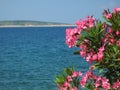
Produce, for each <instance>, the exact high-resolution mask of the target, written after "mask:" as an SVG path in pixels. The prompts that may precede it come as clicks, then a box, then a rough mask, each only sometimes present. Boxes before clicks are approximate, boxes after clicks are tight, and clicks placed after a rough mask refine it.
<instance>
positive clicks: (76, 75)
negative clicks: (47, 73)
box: [72, 71, 82, 78]
mask: <svg viewBox="0 0 120 90" xmlns="http://www.w3.org/2000/svg"><path fill="white" fill-rule="evenodd" d="M79 76H82V72H76V71H75V72H73V74H72V77H73V78H76V77H79Z"/></svg>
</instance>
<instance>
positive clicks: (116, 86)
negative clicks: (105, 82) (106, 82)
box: [112, 80, 120, 90]
mask: <svg viewBox="0 0 120 90" xmlns="http://www.w3.org/2000/svg"><path fill="white" fill-rule="evenodd" d="M112 87H113V89H115V90H118V88H119V87H120V81H119V80H117V82H115V83H114V84H113V86H112Z"/></svg>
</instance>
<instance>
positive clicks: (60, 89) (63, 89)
mask: <svg viewBox="0 0 120 90" xmlns="http://www.w3.org/2000/svg"><path fill="white" fill-rule="evenodd" d="M58 90H67V87H63V86H62V85H59V84H58Z"/></svg>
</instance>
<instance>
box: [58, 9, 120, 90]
mask: <svg viewBox="0 0 120 90" xmlns="http://www.w3.org/2000/svg"><path fill="white" fill-rule="evenodd" d="M103 17H104V19H105V20H106V22H101V21H98V20H96V19H95V18H94V17H93V16H88V17H87V18H86V19H85V20H81V19H80V20H78V21H77V22H76V27H75V28H69V29H67V30H66V44H67V45H68V46H69V47H70V48H72V47H78V48H79V52H78V51H77V52H75V53H77V54H79V55H81V56H82V57H83V58H84V59H85V60H86V61H87V62H89V63H90V65H93V66H92V68H91V69H90V70H89V71H88V72H87V73H86V74H85V75H84V76H82V77H81V78H82V79H81V80H79V83H75V82H74V81H73V80H74V79H73V78H77V77H79V76H81V74H80V75H77V74H76V72H74V73H75V74H74V73H72V74H70V76H69V75H68V76H67V77H64V78H67V79H64V80H63V81H65V82H64V83H59V82H57V83H59V84H58V85H59V87H62V89H59V90H78V89H79V88H80V87H87V88H88V89H90V90H99V89H104V90H120V8H115V9H114V11H113V12H112V13H111V12H110V11H109V10H105V11H104V13H103ZM96 70H97V72H99V73H97V74H96V75H95V74H94V71H96ZM73 76H76V77H73ZM71 82H72V84H71ZM63 87H64V88H66V89H63ZM73 88H75V89H73Z"/></svg>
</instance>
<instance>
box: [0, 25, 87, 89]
mask: <svg viewBox="0 0 120 90" xmlns="http://www.w3.org/2000/svg"><path fill="white" fill-rule="evenodd" d="M66 28H68V27H19V28H18V27H17V28H15V27H14V28H0V90H57V85H56V84H55V82H54V80H55V75H56V74H60V72H61V71H62V70H63V68H64V67H70V66H73V65H74V66H77V67H78V69H79V70H81V71H83V72H85V71H87V70H88V66H89V64H88V63H87V62H85V60H83V59H82V58H81V57H80V55H73V51H74V50H76V49H79V48H71V49H70V48H68V46H67V45H66V43H65V33H66Z"/></svg>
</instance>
